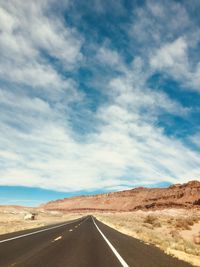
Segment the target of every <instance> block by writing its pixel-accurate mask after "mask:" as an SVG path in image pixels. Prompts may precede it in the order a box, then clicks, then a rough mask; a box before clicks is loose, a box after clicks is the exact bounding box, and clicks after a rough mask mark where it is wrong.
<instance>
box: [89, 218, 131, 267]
mask: <svg viewBox="0 0 200 267" xmlns="http://www.w3.org/2000/svg"><path fill="white" fill-rule="evenodd" d="M92 220H93V223H94V225H95V226H96V228H97V230H98V231H99V233H100V234H101V235H102V237H103V238H104V240H105V241H106V243H107V244H108V246H109V247H110V248H111V250H112V252H113V253H114V254H115V256H116V257H117V259H118V260H119V261H120V263H121V265H122V266H123V267H129V266H128V264H127V263H126V262H125V260H124V259H123V258H122V257H121V256H120V254H119V253H118V252H117V250H116V249H115V248H114V247H113V245H112V244H111V243H110V241H109V240H108V239H107V238H106V236H105V235H104V234H103V233H102V232H101V230H100V229H99V227H98V226H97V224H96V223H95V221H94V218H93V217H92Z"/></svg>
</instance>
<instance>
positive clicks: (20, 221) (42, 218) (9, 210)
mask: <svg viewBox="0 0 200 267" xmlns="http://www.w3.org/2000/svg"><path fill="white" fill-rule="evenodd" d="M31 212H33V213H36V217H35V220H25V219H24V217H25V215H26V214H30V213H31ZM79 217H82V214H69V213H66V214H64V213H61V212H56V211H55V212H54V211H44V210H42V209H31V208H22V207H9V206H7V207H5V206H0V235H1V234H5V233H11V232H16V231H21V230H25V229H31V228H35V227H40V226H45V225H50V224H54V223H59V222H63V221H69V220H73V219H76V218H79Z"/></svg>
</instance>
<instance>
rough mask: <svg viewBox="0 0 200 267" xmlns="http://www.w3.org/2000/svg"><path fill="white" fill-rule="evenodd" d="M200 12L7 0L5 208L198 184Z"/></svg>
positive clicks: (2, 126) (2, 131)
mask: <svg viewBox="0 0 200 267" xmlns="http://www.w3.org/2000/svg"><path fill="white" fill-rule="evenodd" d="M199 8H200V2H199V1H198V0H193V1H184V0H183V1H167V0H162V1H158V0H149V1H137V0H133V1H125V0H110V1H107V0H89V1H77V0H61V1H55V0H44V1H39V0H35V1H20V0H11V1H4V0H3V1H1V3H0V56H1V62H0V204H13V203H14V204H24V205H38V204H39V203H42V202H44V201H47V200H50V199H56V198H62V197H65V196H71V195H77V194H84V193H93V192H107V191H115V190H121V189H126V188H132V187H134V186H155V185H161V186H163V185H168V184H171V183H182V182H187V181H189V180H192V179H197V180H198V179H200V134H199V130H200V126H199V125H200V27H199V26H200V19H199V16H198V12H197V11H198V10H199Z"/></svg>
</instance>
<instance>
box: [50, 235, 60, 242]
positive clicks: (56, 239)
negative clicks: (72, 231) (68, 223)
mask: <svg viewBox="0 0 200 267" xmlns="http://www.w3.org/2000/svg"><path fill="white" fill-rule="evenodd" d="M60 239H62V235H61V236H58V237H57V238H55V239H54V240H53V241H52V242H55V241H58V240H60Z"/></svg>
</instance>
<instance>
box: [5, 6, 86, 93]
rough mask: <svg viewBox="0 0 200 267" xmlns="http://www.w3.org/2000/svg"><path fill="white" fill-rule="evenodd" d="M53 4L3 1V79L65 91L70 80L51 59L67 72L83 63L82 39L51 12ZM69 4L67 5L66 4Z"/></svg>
mask: <svg viewBox="0 0 200 267" xmlns="http://www.w3.org/2000/svg"><path fill="white" fill-rule="evenodd" d="M53 4H54V1H42V2H41V1H35V2H31V1H9V3H7V1H2V2H1V9H0V13H1V15H2V16H1V20H2V21H3V23H1V32H0V38H1V42H0V51H1V52H0V56H1V64H0V76H1V78H2V79H3V80H7V81H14V82H18V83H21V84H25V85H30V86H33V87H42V88H47V89H49V88H54V89H62V88H63V87H66V88H67V81H66V80H65V79H64V78H63V77H62V75H61V74H60V73H59V72H58V71H57V70H56V69H55V68H54V67H53V65H52V64H51V62H50V59H49V58H48V57H52V58H53V59H56V60H57V61H58V62H59V64H61V65H62V66H63V67H64V69H65V71H72V70H73V69H74V68H76V67H77V66H78V64H79V63H80V61H81V60H82V54H81V52H80V49H81V45H82V37H81V35H80V34H78V33H77V32H76V30H75V29H73V28H70V27H68V26H67V25H65V23H64V21H63V20H62V19H60V18H59V17H56V16H55V15H54V11H53V10H52V9H51V8H52V6H53ZM66 4H67V2H66Z"/></svg>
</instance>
